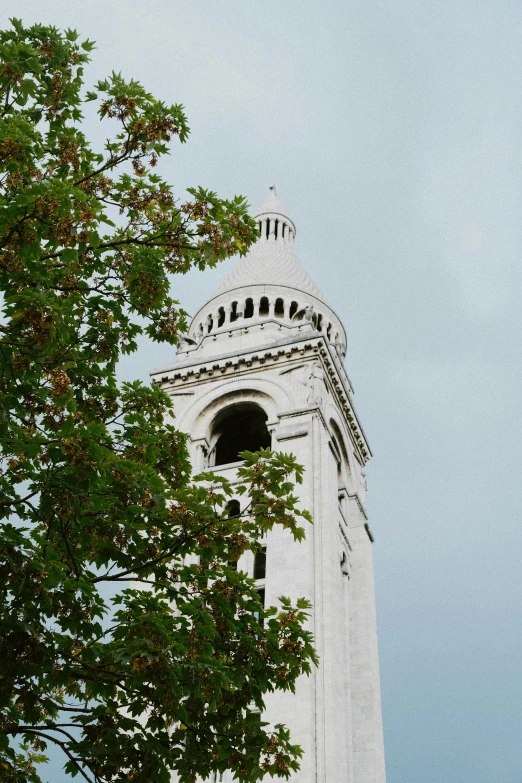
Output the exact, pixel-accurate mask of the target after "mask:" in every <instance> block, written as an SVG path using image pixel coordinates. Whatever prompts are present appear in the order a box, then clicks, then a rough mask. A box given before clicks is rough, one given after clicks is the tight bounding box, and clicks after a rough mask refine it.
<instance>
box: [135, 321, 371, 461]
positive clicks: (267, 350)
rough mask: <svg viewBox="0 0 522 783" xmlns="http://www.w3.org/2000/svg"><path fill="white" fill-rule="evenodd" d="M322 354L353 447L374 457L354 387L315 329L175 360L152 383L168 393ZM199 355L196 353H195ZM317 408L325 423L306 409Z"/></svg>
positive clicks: (328, 379) (176, 392) (362, 454)
mask: <svg viewBox="0 0 522 783" xmlns="http://www.w3.org/2000/svg"><path fill="white" fill-rule="evenodd" d="M305 357H306V358H313V357H315V358H320V359H321V361H322V363H323V365H324V369H325V380H326V381H327V384H328V388H329V391H330V393H331V394H332V397H333V398H334V400H335V402H336V405H337V407H338V409H339V411H340V412H341V413H342V414H343V416H344V418H345V422H346V425H347V428H348V431H349V433H350V436H351V438H352V442H353V445H354V447H355V448H356V449H357V451H358V452H359V454H360V457H361V459H362V462H363V464H365V463H366V462H367V461H368V460H369V459H370V457H371V455H372V453H371V449H370V446H369V444H368V442H367V440H366V436H365V434H364V430H363V428H362V426H361V424H360V422H359V419H358V417H357V414H356V412H355V408H354V406H353V403H352V400H351V387H350V386H349V381H348V378H347V377H346V379H345V378H344V377H342V376H341V374H340V372H339V368H338V366H337V362H335V360H334V357H333V356H332V354H331V351H330V347H329V345H328V343H327V341H326V340H325V339H324V337H323V336H322V335H321V334H318V333H317V332H315V333H314V334H312V335H309V336H306V337H305V336H300V337H299V338H296V339H294V340H292V341H291V342H287V341H278V342H276V343H273V344H272V345H268V346H266V347H264V348H262V349H261V350H260V349H259V348H257V349H250V350H245V351H244V352H243V353H238V352H237V351H236V352H234V353H230V354H224V355H222V356H215V357H209V358H206V359H205V358H203V357H201V358H200V359H199V360H196V361H192V362H191V363H188V362H183V363H179V364H172V365H171V366H169V367H166V368H165V369H163V370H158V371H155V372H153V373H151V376H152V380H153V383H156V384H158V385H160V386H162V387H163V389H164V390H165V392H167V393H168V394H172V395H176V396H177V394H179V392H180V391H181V390H182V389H184V391H185V393H187V387H189V388H190V387H191V386H193V385H196V384H198V385H200V384H201V383H202V382H209V381H215V380H216V379H217V378H221V377H223V376H232V375H236V376H237V375H238V374H246V373H250V372H252V371H253V370H254V371H256V370H261V369H266V368H267V367H272V366H275V365H276V364H278V363H287V362H292V363H293V362H297V361H301V362H302V360H303V358H305ZM194 359H196V357H194ZM312 410H313V411H318V412H319V415H320V417H321V419H322V420H323V423H324V424H325V426H326V422H325V421H324V416H323V414H322V411H321V410H320V407H319V406H317V405H314V406H311V407H310V408H307V409H306V412H311V411H312ZM300 413H304V410H303V411H299V412H297V411H295V412H284V414H283V415H285V416H287V415H294V416H295V415H299V414H300Z"/></svg>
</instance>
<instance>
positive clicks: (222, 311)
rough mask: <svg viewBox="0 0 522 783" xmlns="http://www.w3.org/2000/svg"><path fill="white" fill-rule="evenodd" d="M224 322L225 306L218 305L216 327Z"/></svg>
mask: <svg viewBox="0 0 522 783" xmlns="http://www.w3.org/2000/svg"><path fill="white" fill-rule="evenodd" d="M224 323H225V308H224V307H220V308H219V310H218V328H219V327H220V326H223V324H224Z"/></svg>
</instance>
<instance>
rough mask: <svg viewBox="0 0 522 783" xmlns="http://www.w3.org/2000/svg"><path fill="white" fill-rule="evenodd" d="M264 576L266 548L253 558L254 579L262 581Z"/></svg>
mask: <svg viewBox="0 0 522 783" xmlns="http://www.w3.org/2000/svg"><path fill="white" fill-rule="evenodd" d="M265 576H266V546H264V547H263V548H262V549H260V550H259V552H256V554H255V557H254V579H264V578H265Z"/></svg>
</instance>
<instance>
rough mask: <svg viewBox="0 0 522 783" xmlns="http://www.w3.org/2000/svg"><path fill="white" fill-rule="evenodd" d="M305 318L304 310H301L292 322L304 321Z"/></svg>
mask: <svg viewBox="0 0 522 783" xmlns="http://www.w3.org/2000/svg"><path fill="white" fill-rule="evenodd" d="M304 316H305V311H304V308H303V309H302V310H299V312H297V313H296V314H295V315H294V317H293V318H292V321H302V320H303V318H304Z"/></svg>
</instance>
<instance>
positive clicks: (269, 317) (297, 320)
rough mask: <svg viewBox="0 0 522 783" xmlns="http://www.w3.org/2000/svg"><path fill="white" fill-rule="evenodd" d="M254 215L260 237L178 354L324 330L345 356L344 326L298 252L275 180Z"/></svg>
mask: <svg viewBox="0 0 522 783" xmlns="http://www.w3.org/2000/svg"><path fill="white" fill-rule="evenodd" d="M252 216H253V218H254V219H255V220H256V221H257V223H258V227H259V239H258V240H257V242H255V244H254V245H252V247H251V248H250V250H249V251H248V253H247V254H246V255H245V256H243V257H242V258H240V259H239V260H238V262H237V263H236V265H235V266H234V268H233V269H232V271H231V272H229V274H228V275H227V276H226V277H225V278H224V280H223V282H222V283H221V284H220V285H219V286H218V288H217V289H216V290H215V291H214V293H213V294H212V296H211V297H210V298H209V299H208V300H207V302H206V303H205V304H204V305H203V306H202V307H201V308H200V310H199V311H198V312H197V313H196V315H195V316H194V318H193V320H192V323H191V325H190V329H189V333H188V336H187V337H186V338H184V340H183V342H182V345H181V347H180V351H179V353H180V354H188V353H190V352H192V351H198V352H200V351H203V352H204V353H205V354H207V353H208V354H212V353H214V354H218V353H220V352H222V351H223V350H224V346H223V342H224V341H225V342H226V343H227V347H226V350H234V349H235V347H236V346H237V345H238V340H239V341H240V343H241V345H242V346H245V345H246V344H247V343H248V344H252V345H255V344H259V345H260V347H261V346H262V345H263V344H265V345H266V344H267V342H273V341H275V340H280V339H284V338H290V339H293V338H296V337H297V336H298V335H299V333H301V332H303V331H305V330H306V331H309V332H312V331H317V332H322V333H323V335H324V337H325V339H326V340H327V342H328V343H329V344H331V345H332V346H333V347H334V348H335V350H336V352H337V354H338V355H339V357H340V358H343V357H344V355H345V353H346V334H345V331H344V328H343V325H342V324H341V322H340V320H339V318H338V317H337V315H336V314H335V313H334V311H333V310H332V308H331V307H330V306H329V304H328V303H327V302H326V300H325V298H324V296H323V294H322V292H321V290H320V289H319V287H318V286H317V285H316V283H315V282H314V281H313V280H312V278H311V277H310V275H309V274H308V272H307V270H306V269H305V267H304V266H303V264H302V263H301V261H300V260H299V258H298V257H297V255H296V254H295V249H294V244H295V241H294V240H295V235H296V226H295V223H294V221H293V220H292V218H291V217H290V216H289V214H288V211H287V210H286V208H285V207H284V206H283V204H282V203H281V201H280V200H279V198H278V197H277V193H276V189H275V186H274V185H271V186H270V189H269V193H268V196H267V198H266V199H265V201H264V202H263V204H261V206H260V207H259V208H258V209H256V211H255V212H254V213H253V215H252Z"/></svg>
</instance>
